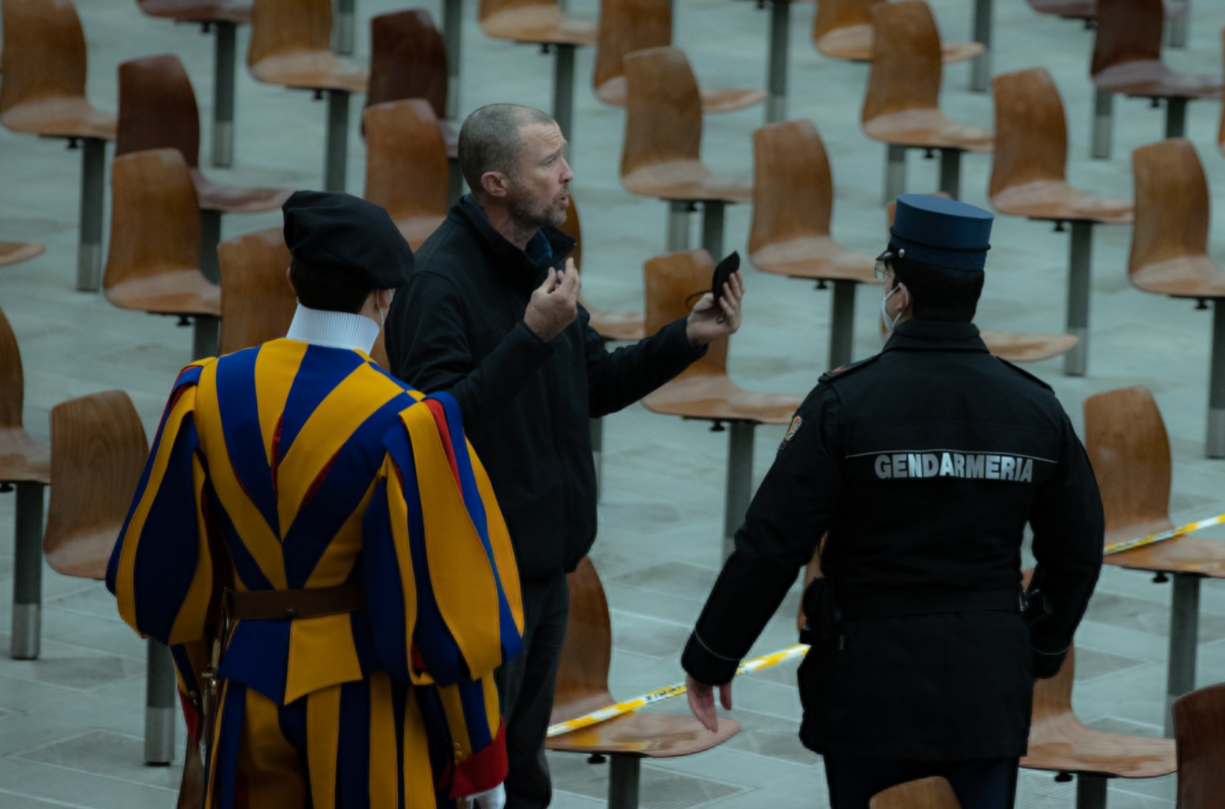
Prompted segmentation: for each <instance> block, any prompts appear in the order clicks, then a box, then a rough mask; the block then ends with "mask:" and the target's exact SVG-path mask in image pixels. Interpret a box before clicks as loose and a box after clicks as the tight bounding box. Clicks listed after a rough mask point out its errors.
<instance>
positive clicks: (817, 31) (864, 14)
mask: <svg viewBox="0 0 1225 809" xmlns="http://www.w3.org/2000/svg"><path fill="white" fill-rule="evenodd" d="M884 2H886V0H823V2H820V3H817V13H816V16H815V17H814V18H813V25H812V44H813V47H815V48H816V49H817V52H818V53H820V54H821V55H822V56H828V57H829V58H831V59H841V60H843V61H847V62H871V61H872V7H873V6H875V5H877V4H879V3H884ZM982 52H983V46H982V43H979V42H961V43H957V44H955V45H946V44H943V43H941V45H940V59H941V61H942V62H943V63H944V64H946V65H951V64H954V63H956V62H964V61H966V60H967V59H973V58H974V57H975V56H978V55H979V54H980V53H982Z"/></svg>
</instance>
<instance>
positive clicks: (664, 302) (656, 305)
mask: <svg viewBox="0 0 1225 809" xmlns="http://www.w3.org/2000/svg"><path fill="white" fill-rule="evenodd" d="M642 270H643V276H644V280H645V285H644V293H645V297H646V312H645V313H644V316H643V326H644V329H645V331H646V333H647V334H654V333H655V332H657V331H659V330H660V329H662V328H663V327H664V326H666V325H668V324H669V323H671V322H672V321H674V320H678V319H679V318H682V317H685V316H686V315H687V314H689V310H690V309H691V308H693V304H694V303H695V302H697V295H698V293H705V292H707V291H709V290H710V282H711V280H712V279H713V276H714V272H715V263H714V261H712V260H711V258H710V253H707V252H706V251H705V250H703V249H701V248H698V249H696V250H683V251H681V252H678V253H668V254H667V255H664V256H656V257H655V258H652V259H648V260H647V262H646V264H644V265H643V268H642ZM686 301H688V303H689V305H688V306H686V305H685V303H686ZM726 373H727V338H726V337H720V338H719V339H718V340H715V341H713V342H712V343H710V347H709V348H708V349H707V351H706V353H705V354H704V355H702V357H701V358H700V359H698V361H697V362H695V363H693V364H692V365H690V366H689V367H688V368H686V369H685V370H684V372H682V373H681V375H680V378H684V377H688V376H722V375H725V374H726Z"/></svg>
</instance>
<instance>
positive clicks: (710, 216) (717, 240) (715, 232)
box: [702, 199, 727, 261]
mask: <svg viewBox="0 0 1225 809" xmlns="http://www.w3.org/2000/svg"><path fill="white" fill-rule="evenodd" d="M726 206H727V203H725V202H721V201H719V200H713V199H708V200H706V201H705V202H703V203H702V247H704V248H706V252H707V253H710V257H711V258H712V259H714V260H715V261H718V260H719V259H721V258H723V210H724V208H725V207H726Z"/></svg>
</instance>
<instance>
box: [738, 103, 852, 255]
mask: <svg viewBox="0 0 1225 809" xmlns="http://www.w3.org/2000/svg"><path fill="white" fill-rule="evenodd" d="M833 209H834V185H833V178H832V177H831V175H830V169H829V158H828V157H827V156H826V154H825V144H823V143H822V142H821V136H820V135H819V134H818V133H817V128H816V127H815V126H814V125H813V123H812V121H809V120H799V121H784V122H783V123H779V124H769V125H768V126H763V127H761V128H759V129H756V130H754V132H753V225H752V227H751V228H750V230H749V253H750V255H751V254H753V253H756V252H757V251H758V250H761V249H762V248H764V247H767V246H769V245H772V244H781V243H783V242H789V241H791V240H793V239H801V238H804V237H808V236H828V235H829V220H830V217H831V216H832V214H833Z"/></svg>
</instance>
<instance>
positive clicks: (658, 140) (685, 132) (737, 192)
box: [621, 48, 753, 257]
mask: <svg viewBox="0 0 1225 809" xmlns="http://www.w3.org/2000/svg"><path fill="white" fill-rule="evenodd" d="M624 62H625V87H626V105H625V106H626V115H625V140H624V142H623V144H622V148H621V185H622V186H624V188H625V190H626V191H629V192H630V193H631V194H636V195H638V196H640V197H654V198H656V199H662V200H667V201H668V203H669V215H668V243H667V245H668V251H669V252H676V251H678V250H686V249H688V247H689V212H690V210H691V209H692V208H693V207H694V205H695V203H701V204H702V246H703V247H705V248H706V250H707V251H708V252H710V253H711V254H712V255H716V256H720V257H721V256H722V255H723V210H724V207H725V206H726V205H727V204H729V203H737V202H751V201H752V199H753V187H752V184H751V183H750V182H749V181H748V180H746V179H744V178H741V177H735V176H730V175H722V174H715V173H714V172H712V171H711V170H710V169H708V168H707V167H706V165H705V164H704V163H702V157H701V150H702V99H701V94H700V93H699V92H698V84H697V80H696V79H694V77H693V71H692V70H691V69H690V67H689V60H688V59H686V58H685V53H684V51H682V50H681V49H680V48H647V49H646V50H642V51H637V52H635V53H631V54H628V55H626V57H625V60H624Z"/></svg>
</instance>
